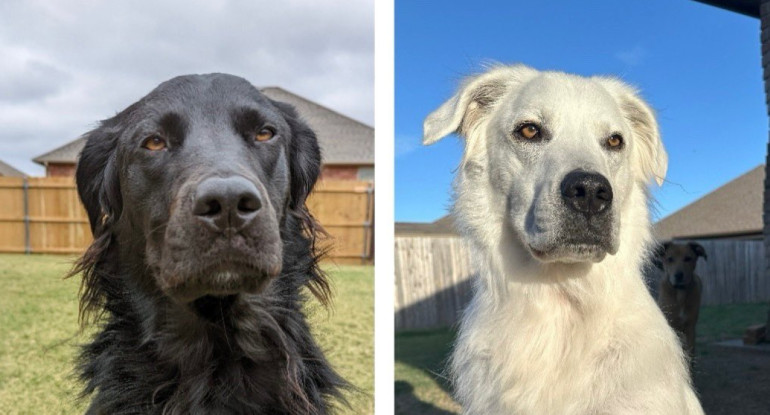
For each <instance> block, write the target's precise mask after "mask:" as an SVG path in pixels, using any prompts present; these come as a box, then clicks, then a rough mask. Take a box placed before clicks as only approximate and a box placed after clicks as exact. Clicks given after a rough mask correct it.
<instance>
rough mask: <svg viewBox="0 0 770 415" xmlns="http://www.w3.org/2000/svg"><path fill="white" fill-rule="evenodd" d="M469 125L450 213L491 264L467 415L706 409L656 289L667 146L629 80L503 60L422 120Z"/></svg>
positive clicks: (458, 384) (460, 358)
mask: <svg viewBox="0 0 770 415" xmlns="http://www.w3.org/2000/svg"><path fill="white" fill-rule="evenodd" d="M453 132H458V133H459V134H460V135H461V136H463V137H464V138H465V139H466V143H465V153H464V155H463V159H462V163H461V165H460V168H459V169H458V173H457V177H456V178H455V182H454V190H455V203H454V207H453V215H454V217H455V221H456V223H457V226H458V228H459V230H460V231H461V233H462V234H463V235H464V236H465V237H466V238H467V239H468V241H470V245H471V246H472V250H473V252H472V253H471V254H472V256H473V258H474V261H475V264H476V266H477V269H479V273H480V275H479V277H478V278H477V279H476V280H475V294H474V297H473V300H472V301H471V303H470V305H469V306H468V308H467V309H466V310H465V313H464V316H463V320H462V323H461V327H460V333H459V337H458V340H457V343H456V345H455V349H454V352H453V355H452V361H451V374H452V377H453V380H454V386H455V393H456V397H457V399H458V400H459V402H460V404H461V405H462V407H463V413H464V414H474V415H495V414H528V415H530V414H531V415H537V414H544V415H562V414H612V415H615V414H645V415H649V414H676V415H682V414H701V413H703V410H702V409H701V406H700V403H699V401H698V399H697V397H696V395H695V393H694V391H693V388H692V386H691V383H690V378H689V375H688V371H687V365H686V360H685V358H684V356H683V354H682V349H681V347H680V345H679V343H678V339H677V336H676V335H675V334H674V332H673V331H672V330H671V328H669V326H668V324H667V323H666V320H665V318H664V317H663V314H662V313H661V311H660V310H659V309H658V307H657V306H656V304H655V301H654V300H653V299H652V297H651V296H650V294H648V292H647V289H646V288H645V285H644V282H643V279H642V275H641V271H640V269H641V267H642V262H643V259H644V258H645V257H647V256H648V253H649V251H650V249H651V244H652V242H653V241H652V237H651V235H650V222H649V217H648V210H647V204H648V198H649V195H648V191H647V184H648V182H649V181H650V180H651V179H652V178H655V179H656V180H657V182H658V184H661V182H662V180H663V177H664V176H665V173H666V167H667V156H666V153H665V150H664V148H663V145H662V143H661V141H660V137H659V134H658V127H657V124H656V121H655V118H654V115H653V113H652V111H651V110H650V108H649V107H648V106H647V105H646V104H645V103H644V102H643V101H642V100H641V99H640V98H639V97H638V96H637V95H636V93H635V91H634V90H633V89H631V88H630V87H628V86H627V85H625V84H623V83H622V82H620V81H618V80H615V79H612V78H605V77H592V78H584V77H579V76H574V75H568V74H564V73H559V72H538V71H536V70H534V69H531V68H528V67H526V66H521V65H517V66H501V67H494V68H492V69H491V70H489V71H488V72H486V73H484V74H482V75H479V76H476V77H472V78H470V79H468V80H467V82H465V83H464V84H463V85H462V87H461V88H460V90H459V92H458V93H457V94H456V95H455V96H454V97H452V98H451V99H450V100H449V101H447V102H446V103H444V104H443V105H442V106H441V107H440V108H438V109H437V110H436V111H434V112H433V113H432V114H430V115H429V116H428V117H427V119H426V120H425V125H424V143H425V144H430V143H433V142H435V141H437V140H439V139H440V138H442V137H444V136H446V135H448V134H451V133H453Z"/></svg>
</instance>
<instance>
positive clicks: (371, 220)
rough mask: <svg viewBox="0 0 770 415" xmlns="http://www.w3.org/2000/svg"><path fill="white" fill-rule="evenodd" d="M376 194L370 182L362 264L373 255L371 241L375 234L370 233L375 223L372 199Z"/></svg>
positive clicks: (367, 193)
mask: <svg viewBox="0 0 770 415" xmlns="http://www.w3.org/2000/svg"><path fill="white" fill-rule="evenodd" d="M373 195H374V187H373V186H372V184H371V183H368V184H367V185H366V220H365V221H364V223H363V225H364V243H363V244H362V246H361V250H362V252H361V264H366V260H367V259H369V258H370V257H371V251H372V249H371V247H370V245H371V243H370V241H372V240H373V239H374V238H373V235H370V234H371V233H372V232H371V229H372V226H373V223H374V218H373V217H372V216H374V212H373V210H374V209H373V206H372V199H373Z"/></svg>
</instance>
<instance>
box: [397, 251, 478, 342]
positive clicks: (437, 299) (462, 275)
mask: <svg viewBox="0 0 770 415" xmlns="http://www.w3.org/2000/svg"><path fill="white" fill-rule="evenodd" d="M395 244H396V245H395V260H396V263H395V271H396V272H395V274H396V290H395V291H396V293H395V295H396V298H395V304H396V316H395V318H396V321H395V327H396V330H406V329H426V328H433V327H442V326H449V325H452V324H454V323H455V322H456V321H457V319H458V317H459V313H460V311H461V310H462V309H463V308H464V307H465V305H466V304H467V302H468V300H470V294H471V276H472V275H473V273H474V271H473V269H472V267H471V263H470V261H469V257H468V248H467V246H466V244H465V242H463V241H462V239H460V238H457V237H451V236H450V237H396V240H395Z"/></svg>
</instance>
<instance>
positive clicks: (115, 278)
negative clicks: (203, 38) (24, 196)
mask: <svg viewBox="0 0 770 415" xmlns="http://www.w3.org/2000/svg"><path fill="white" fill-rule="evenodd" d="M264 125H271V126H273V127H274V128H275V130H276V135H275V137H274V138H273V139H272V140H271V141H269V142H267V143H262V142H255V141H254V140H253V134H254V132H255V131H258V130H259V129H260V128H261V127H263V126H264ZM154 134H157V135H160V136H162V137H163V138H165V139H166V141H167V142H168V148H167V149H164V150H162V151H149V150H147V149H146V148H145V147H143V145H142V142H143V140H145V139H146V137H148V136H152V135H154ZM87 138H88V140H87V144H86V146H85V148H84V149H83V152H82V154H81V157H80V161H79V163H78V168H77V183H78V191H79V194H80V197H81V200H82V201H83V204H84V205H85V207H86V210H87V211H88V216H89V219H90V222H91V228H92V231H93V234H94V242H93V244H92V245H91V247H90V248H89V249H88V251H87V252H86V253H85V254H84V256H83V257H82V258H81V259H80V260H79V262H78V264H77V265H76V267H75V269H74V270H73V272H72V275H75V274H78V273H82V275H83V280H82V287H81V308H80V309H81V322H83V323H84V324H87V323H88V322H91V321H95V322H96V323H97V324H98V325H99V331H98V333H97V334H96V335H95V337H94V339H93V341H92V342H91V343H90V344H88V345H86V346H85V347H84V348H83V351H82V353H81V355H80V359H79V369H80V376H81V378H82V380H83V381H84V382H85V390H84V392H83V396H84V397H87V396H92V401H91V405H90V408H89V410H88V413H89V414H161V413H162V414H167V413H168V414H198V413H200V414H203V413H206V414H247V413H248V414H255V413H256V414H326V413H329V412H330V409H331V407H332V406H333V404H334V402H340V403H344V400H343V399H342V397H341V394H340V390H341V389H342V388H345V387H346V386H347V385H346V383H345V382H344V380H342V379H341V378H340V377H339V376H338V375H337V374H336V373H335V372H334V371H333V370H332V368H331V367H330V365H329V363H328V362H327V361H326V359H325V358H324V355H323V353H322V351H321V350H320V348H319V347H318V345H317V344H316V342H315V341H314V339H313V337H312V336H311V333H310V329H309V327H308V325H307V322H306V319H305V316H304V315H303V313H302V305H303V303H304V301H305V298H304V297H303V294H302V292H303V287H307V288H308V289H309V290H310V292H312V293H313V294H314V295H315V296H316V297H318V299H319V300H320V301H321V302H322V303H324V304H327V302H328V300H329V292H330V291H329V285H328V283H327V280H326V279H325V276H324V275H323V273H322V272H321V271H320V270H319V268H318V265H317V261H318V258H317V254H316V250H315V248H314V241H315V239H316V233H317V232H318V231H319V230H320V227H318V225H317V224H316V223H315V221H314V220H313V218H312V216H311V215H310V214H309V212H308V211H307V208H306V207H305V198H306V197H307V195H308V193H309V192H310V191H311V190H312V188H313V185H314V183H315V181H316V179H317V177H318V174H319V172H320V152H319V149H318V144H317V142H316V139H315V135H314V134H313V132H312V131H311V130H310V129H309V128H308V127H307V126H306V125H305V124H303V123H302V122H301V121H300V120H299V119H298V117H297V115H296V113H295V112H294V110H293V108H291V107H290V106H288V105H286V104H282V103H277V102H273V101H271V100H269V99H267V98H266V97H264V96H263V95H262V94H260V93H259V92H258V91H257V90H256V89H255V88H254V87H253V86H251V85H250V84H249V83H248V82H246V81H245V80H243V79H241V78H237V77H234V76H230V75H223V74H212V75H202V76H182V77H177V78H174V79H172V80H170V81H167V82H165V83H163V84H161V85H160V86H159V87H158V88H156V89H155V90H153V91H152V92H151V93H150V94H148V95H147V96H145V97H144V98H142V99H141V100H139V101H138V102H137V103H135V104H133V105H131V106H130V107H128V108H127V109H125V110H124V111H122V112H120V113H119V114H117V115H116V116H114V117H113V118H110V119H108V120H105V121H103V122H102V123H101V124H100V126H99V127H98V128H97V129H95V130H94V131H91V132H90V133H88V135H87ZM212 175H213V176H227V175H238V176H239V177H246V178H247V179H248V180H250V181H252V182H253V183H255V185H256V186H257V187H258V188H259V189H260V192H261V194H262V196H263V197H264V198H265V199H266V200H269V202H270V205H271V207H272V210H270V211H269V212H266V213H264V215H263V216H264V218H263V219H260V220H258V221H256V223H255V224H254V225H249V227H248V228H247V229H245V230H243V231H241V232H240V233H239V234H237V235H235V236H226V235H225V234H220V233H217V232H212V231H209V230H207V229H206V228H205V227H204V226H202V225H201V224H200V223H199V222H198V221H196V218H195V216H194V215H191V214H190V212H189V210H190V209H189V206H188V202H187V200H188V199H190V198H191V197H192V196H191V195H193V196H194V194H195V193H194V191H195V190H194V189H195V186H196V184H197V183H199V182H200V181H202V180H204V179H205V178H206V177H209V176H212ZM190 189H192V190H190ZM191 192H192V193H191ZM265 210H267V209H265ZM260 212H261V211H260ZM260 215H262V213H260ZM260 218H262V216H260ZM223 235H225V236H223ZM271 235H275V237H272V236H271ZM278 239H280V240H278ZM275 246H277V247H278V249H279V250H278V251H276V252H275V254H274V255H273V254H270V255H267V254H264V252H262V251H264V249H266V248H264V247H275ZM260 247H262V248H260ZM276 258H277V259H276ZM236 260H237V262H238V263H239V264H240V265H238V267H235V268H233V267H234V266H232V265H231V262H233V261H236ZM271 261H272V262H271ZM275 261H278V262H277V263H273V262H275ZM243 264H246V265H243ZM279 264H281V265H280V267H279V268H276V267H277V266H278V265H279ZM209 266H216V269H217V270H220V271H221V270H224V271H223V272H231V271H232V272H233V273H238V278H240V279H236V280H234V281H235V282H233V281H227V283H228V284H230V285H227V289H228V290H230V291H228V292H227V293H226V294H224V295H223V294H221V292H220V291H217V293H216V294H214V295H208V294H207V292H206V289H209V288H211V289H212V290H215V289H222V287H220V286H217V284H220V282H219V281H218V280H215V278H214V277H211V276H210V275H209V274H211V273H212V272H213V271H211V272H209V271H206V270H208V269H209V268H208V267H209ZM233 270H234V271H233ZM276 271H277V272H276ZM227 275H230V274H227ZM253 279H262V280H264V283H260V284H259V288H254V287H251V286H250V287H251V288H248V289H247V288H243V290H244V291H243V292H241V291H239V288H238V287H241V285H239V284H241V283H240V281H247V280H248V281H253ZM188 280H194V281H196V282H200V281H202V283H200V284H202V285H203V286H204V288H203V289H202V290H203V291H201V292H200V293H199V296H198V297H197V298H195V299H194V300H192V301H189V300H185V299H182V298H181V297H177V296H176V294H175V292H174V291H173V286H172V285H173V284H175V283H179V281H182V282H183V283H186V281H188ZM262 280H260V281H262ZM169 281H171V282H169ZM233 284H234V285H235V288H233ZM246 286H247V284H245V283H244V284H243V287H246ZM169 287H171V288H169Z"/></svg>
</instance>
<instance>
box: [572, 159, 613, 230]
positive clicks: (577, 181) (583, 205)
mask: <svg viewBox="0 0 770 415" xmlns="http://www.w3.org/2000/svg"><path fill="white" fill-rule="evenodd" d="M560 187H561V197H562V200H563V201H564V203H565V204H566V205H567V207H568V208H570V209H571V210H572V211H573V212H576V213H578V214H580V215H583V216H584V217H585V218H586V220H591V219H592V218H594V217H601V216H602V215H606V214H607V212H608V211H609V210H610V207H611V206H612V186H610V182H609V181H607V179H606V178H605V177H604V176H602V175H601V174H598V173H589V172H586V171H583V170H574V171H572V172H570V173H568V174H567V175H566V176H564V180H562V182H561V186H560Z"/></svg>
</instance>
